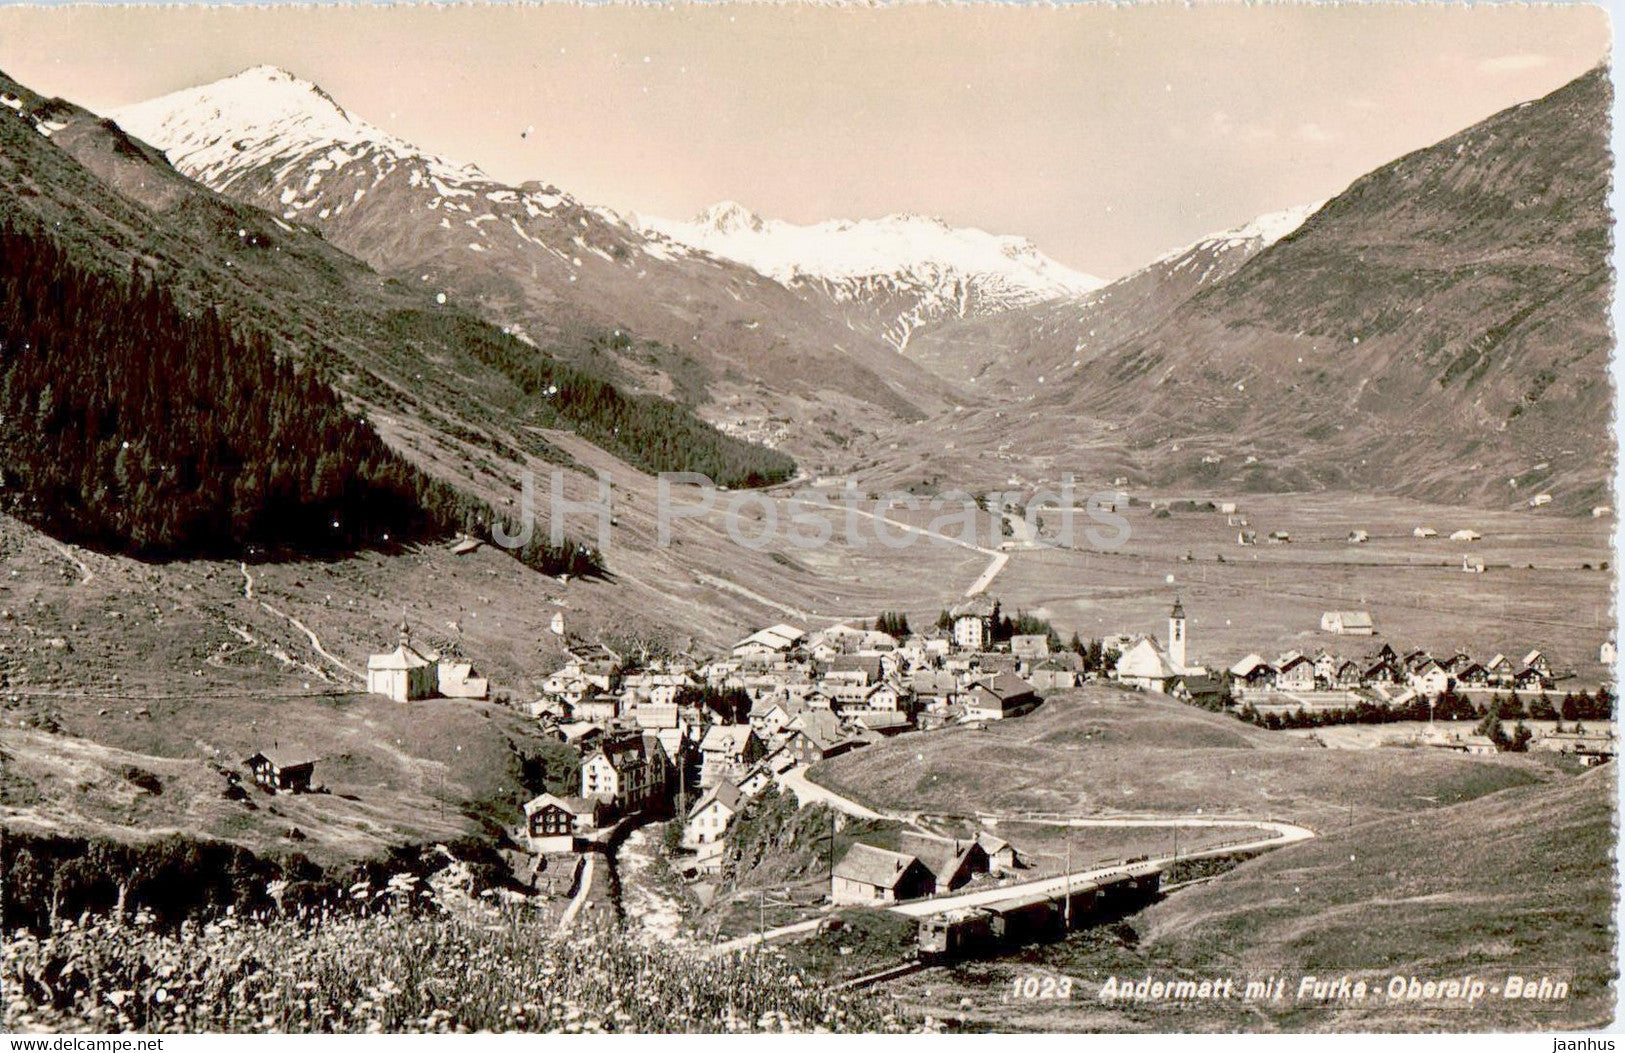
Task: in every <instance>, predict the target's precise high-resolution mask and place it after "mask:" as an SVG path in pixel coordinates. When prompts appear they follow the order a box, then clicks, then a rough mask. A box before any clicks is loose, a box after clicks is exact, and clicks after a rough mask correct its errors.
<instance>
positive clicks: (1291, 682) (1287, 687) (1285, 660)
mask: <svg viewBox="0 0 1625 1053" xmlns="http://www.w3.org/2000/svg"><path fill="white" fill-rule="evenodd" d="M1275 686H1276V687H1277V688H1279V689H1281V690H1282V691H1313V690H1314V689H1315V660H1314V659H1312V658H1310V657H1309V656H1308V655H1306V654H1301V653H1299V652H1297V651H1288V652H1287V653H1286V654H1284V655H1282V656H1281V657H1280V659H1279V660H1278V661H1277V662H1276V663H1275Z"/></svg>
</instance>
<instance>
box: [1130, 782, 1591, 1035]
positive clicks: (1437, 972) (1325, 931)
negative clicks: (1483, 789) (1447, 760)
mask: <svg viewBox="0 0 1625 1053" xmlns="http://www.w3.org/2000/svg"><path fill="white" fill-rule="evenodd" d="M1614 776H1615V773H1614V772H1613V770H1612V769H1602V770H1598V771H1594V772H1591V773H1588V774H1586V775H1582V776H1577V777H1574V778H1572V779H1566V780H1564V781H1562V782H1560V783H1557V784H1555V785H1550V786H1539V787H1522V788H1516V789H1511V790H1507V791H1505V792H1503V793H1498V794H1495V795H1493V796H1490V797H1485V798H1481V799H1478V800H1475V801H1469V802H1466V803H1464V804H1459V805H1454V806H1451V807H1448V808H1441V809H1437V810H1432V811H1428V812H1424V813H1418V814H1416V815H1413V816H1411V817H1410V818H1408V819H1405V818H1397V817H1396V818H1394V819H1390V820H1382V821H1377V822H1369V823H1362V824H1360V825H1358V826H1356V827H1354V828H1352V829H1349V830H1340V831H1333V832H1330V833H1328V834H1327V835H1326V836H1324V837H1322V838H1319V839H1317V840H1315V841H1313V842H1310V843H1308V844H1304V845H1299V846H1294V847H1293V848H1291V849H1288V850H1285V851H1282V852H1280V853H1278V854H1273V855H1266V856H1264V857H1262V858H1260V859H1258V860H1255V861H1253V862H1251V863H1248V864H1246V865H1244V866H1242V867H1239V868H1238V869H1236V870H1235V871H1233V872H1231V873H1229V874H1227V875H1225V876H1224V877H1223V878H1221V879H1219V880H1218V881H1215V882H1213V883H1212V884H1209V885H1206V886H1202V887H1198V888H1193V889H1190V890H1189V891H1186V892H1182V893H1179V894H1177V895H1175V896H1173V897H1171V898H1170V899H1168V900H1167V901H1165V902H1164V903H1162V904H1159V905H1158V906H1156V907H1154V908H1152V909H1151V910H1149V911H1148V912H1146V914H1145V915H1144V917H1143V919H1142V920H1143V924H1140V923H1138V922H1137V926H1138V927H1139V928H1140V929H1141V931H1142V932H1143V933H1144V936H1145V940H1146V945H1147V948H1148V950H1149V951H1150V952H1151V953H1152V954H1154V955H1156V956H1157V957H1159V958H1172V959H1174V960H1178V961H1183V962H1202V963H1210V964H1213V965H1218V964H1219V963H1223V965H1224V967H1227V968H1231V969H1242V970H1246V969H1256V970H1270V969H1274V970H1282V969H1285V970H1289V971H1304V972H1313V973H1319V974H1321V975H1326V974H1329V973H1334V972H1338V971H1341V970H1345V969H1355V968H1364V969H1374V970H1383V971H1384V972H1383V975H1384V977H1386V976H1388V975H1391V974H1393V973H1403V974H1406V975H1409V974H1410V973H1413V972H1414V973H1417V974H1418V975H1422V976H1447V975H1460V974H1462V973H1466V972H1475V973H1478V974H1480V975H1483V976H1486V977H1488V978H1490V980H1491V981H1492V982H1495V981H1497V980H1499V979H1500V978H1502V977H1504V976H1506V975H1508V974H1509V973H1518V974H1521V975H1524V976H1529V975H1536V976H1538V975H1540V974H1541V973H1543V972H1544V973H1547V974H1549V975H1552V976H1554V977H1572V982H1573V985H1574V986H1573V989H1574V1003H1575V1004H1573V1005H1571V1006H1568V1007H1555V1008H1554V1007H1551V1006H1547V1007H1541V1008H1535V1009H1531V1008H1528V1007H1526V1006H1524V1005H1523V1004H1522V1003H1511V1004H1509V1003H1507V1002H1506V1001H1505V1000H1504V999H1491V1000H1489V1001H1488V1002H1487V1003H1485V1005H1484V1006H1483V1007H1481V1009H1480V1010H1479V1011H1478V1013H1477V1014H1476V1015H1475V1016H1474V1017H1473V1018H1472V1019H1473V1024H1472V1026H1475V1027H1495V1028H1534V1029H1543V1028H1548V1027H1551V1026H1552V1024H1553V1022H1554V1020H1562V1021H1564V1022H1565V1023H1567V1024H1569V1025H1570V1026H1593V1027H1594V1026H1598V1025H1600V1024H1602V1023H1605V1022H1606V1021H1607V1020H1608V1019H1609V1017H1610V1016H1611V1010H1612V993H1611V992H1610V991H1609V990H1608V989H1607V986H1606V985H1607V982H1608V980H1609V979H1610V978H1612V977H1613V976H1614V975H1615V970H1614V968H1613V947H1614V935H1615V934H1614V932H1613V926H1612V925H1611V924H1610V922H1611V919H1612V916H1613V905H1614V892H1613V885H1614V877H1613V875H1614V869H1613V860H1612V853H1611V849H1612V846H1613V841H1614V834H1613V811H1614V809H1613V804H1614V798H1615V793H1616V787H1615V782H1614ZM1281 1023H1282V1024H1283V1025H1284V1026H1298V1025H1303V1026H1316V1025H1319V1026H1327V1027H1338V1026H1343V1027H1348V1026H1354V1027H1359V1026H1373V1027H1379V1026H1380V1027H1383V1028H1394V1029H1398V1028H1412V1027H1414V1028H1428V1029H1431V1028H1436V1027H1453V1026H1463V1025H1464V1024H1465V1021H1464V1020H1463V1019H1462V1018H1460V1017H1459V1016H1456V1015H1445V1014H1443V1013H1441V1011H1438V1010H1424V1009H1416V1008H1414V1007H1412V1008H1405V1007H1400V1006H1396V1007H1391V1008H1388V1009H1384V1010H1382V1011H1380V1012H1377V1013H1375V1014H1374V1015H1372V1016H1369V1017H1368V1015H1367V1014H1366V1013H1364V1012H1361V1013H1359V1014H1354V1015H1352V1016H1350V1017H1349V1018H1348V1019H1346V1020H1344V1021H1342V1022H1341V1023H1339V1021H1338V1020H1337V1019H1336V1018H1334V1017H1332V1016H1330V1015H1329V1014H1327V1013H1325V1012H1324V1011H1317V1012H1310V1013H1306V1014H1305V1015H1303V1016H1301V1017H1291V1016H1288V1017H1286V1018H1283V1019H1282V1020H1281Z"/></svg>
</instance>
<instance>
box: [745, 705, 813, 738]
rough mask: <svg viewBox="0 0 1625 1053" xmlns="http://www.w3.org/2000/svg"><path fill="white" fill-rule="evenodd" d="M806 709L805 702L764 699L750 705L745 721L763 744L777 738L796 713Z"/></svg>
mask: <svg viewBox="0 0 1625 1053" xmlns="http://www.w3.org/2000/svg"><path fill="white" fill-rule="evenodd" d="M806 708H807V704H806V703H805V702H799V703H795V702H780V701H778V700H777V699H774V698H772V697H766V698H761V699H758V700H757V701H756V702H754V703H752V705H751V707H750V714H749V716H748V718H747V719H748V720H749V722H750V726H751V728H752V729H753V730H755V732H756V734H757V735H758V736H760V737H761V738H762V740H763V741H764V742H765V741H768V740H770V739H772V738H774V737H775V736H777V735H778V734H779V732H781V731H783V730H784V726H785V725H786V724H788V723H790V720H791V719H792V718H793V717H794V716H795V715H796V714H797V713H800V712H801V711H803V710H805V709H806Z"/></svg>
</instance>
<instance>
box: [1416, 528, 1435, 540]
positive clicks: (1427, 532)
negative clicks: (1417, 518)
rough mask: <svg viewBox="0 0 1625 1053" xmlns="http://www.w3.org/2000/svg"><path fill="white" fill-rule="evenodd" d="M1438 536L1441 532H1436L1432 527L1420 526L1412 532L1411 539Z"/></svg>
mask: <svg viewBox="0 0 1625 1053" xmlns="http://www.w3.org/2000/svg"><path fill="white" fill-rule="evenodd" d="M1438 536H1439V532H1438V531H1437V530H1434V529H1433V528H1432V527H1425V526H1419V527H1417V528H1416V529H1415V530H1412V531H1411V537H1418V538H1430V537H1438Z"/></svg>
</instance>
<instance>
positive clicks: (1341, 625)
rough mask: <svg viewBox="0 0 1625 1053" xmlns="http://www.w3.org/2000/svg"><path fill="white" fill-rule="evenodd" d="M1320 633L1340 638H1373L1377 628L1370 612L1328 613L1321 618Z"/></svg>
mask: <svg viewBox="0 0 1625 1053" xmlns="http://www.w3.org/2000/svg"><path fill="white" fill-rule="evenodd" d="M1320 631H1321V632H1327V633H1336V634H1337V635H1338V636H1372V635H1375V633H1376V631H1377V628H1376V625H1375V623H1374V622H1372V620H1371V612H1370V611H1327V612H1326V613H1325V614H1322V615H1321V616H1320Z"/></svg>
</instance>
